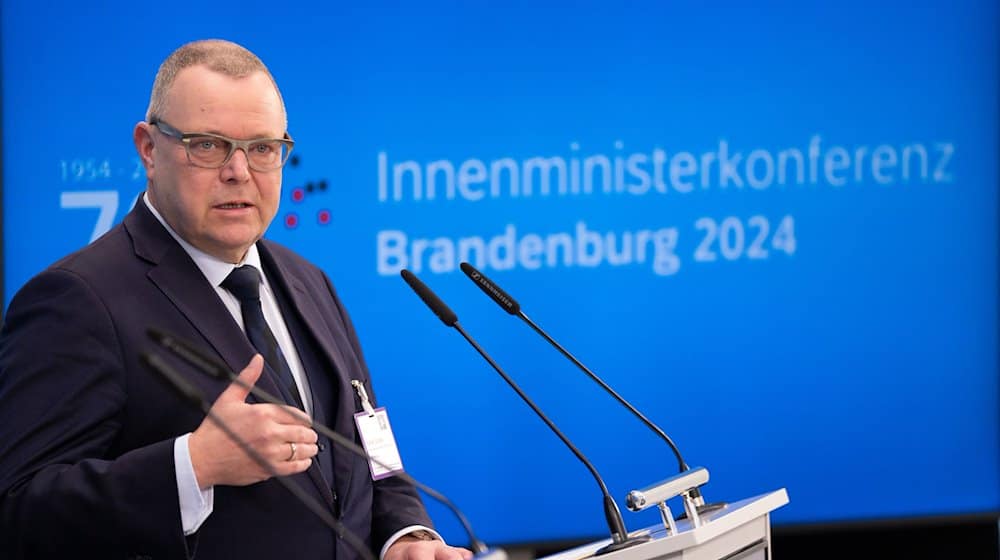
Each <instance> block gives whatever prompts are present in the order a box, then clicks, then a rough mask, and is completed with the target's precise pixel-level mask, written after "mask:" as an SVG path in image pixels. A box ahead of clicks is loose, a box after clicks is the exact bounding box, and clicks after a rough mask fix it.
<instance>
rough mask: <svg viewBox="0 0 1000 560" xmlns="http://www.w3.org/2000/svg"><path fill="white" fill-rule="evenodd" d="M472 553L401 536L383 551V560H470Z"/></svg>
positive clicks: (437, 542)
mask: <svg viewBox="0 0 1000 560" xmlns="http://www.w3.org/2000/svg"><path fill="white" fill-rule="evenodd" d="M471 558H472V551H471V550H467V549H465V548H458V547H455V546H448V545H447V544H445V542H444V541H439V540H433V541H425V540H421V539H418V538H416V537H410V536H406V535H403V536H402V537H400V538H399V540H397V541H396V542H394V543H392V546H390V547H389V549H388V550H386V551H385V557H384V558H383V560H470V559H471Z"/></svg>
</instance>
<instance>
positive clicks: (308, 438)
mask: <svg viewBox="0 0 1000 560" xmlns="http://www.w3.org/2000/svg"><path fill="white" fill-rule="evenodd" d="M266 438H267V440H268V441H278V442H282V443H288V442H290V441H294V442H295V443H297V444H298V443H316V442H317V441H319V437H318V436H317V435H316V432H314V431H312V430H310V429H309V428H303V427H302V426H299V425H291V426H289V425H280V424H279V425H275V426H272V427H270V428H269V429H268V431H267V436H266Z"/></svg>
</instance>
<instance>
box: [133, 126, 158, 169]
mask: <svg viewBox="0 0 1000 560" xmlns="http://www.w3.org/2000/svg"><path fill="white" fill-rule="evenodd" d="M132 141H133V142H135V151H136V152H138V154H139V160H140V161H142V166H143V167H145V168H146V180H148V181H152V180H153V168H154V166H153V148H154V146H153V130H152V125H150V124H149V123H147V122H145V121H140V122H138V123H136V125H135V130H133V131H132Z"/></svg>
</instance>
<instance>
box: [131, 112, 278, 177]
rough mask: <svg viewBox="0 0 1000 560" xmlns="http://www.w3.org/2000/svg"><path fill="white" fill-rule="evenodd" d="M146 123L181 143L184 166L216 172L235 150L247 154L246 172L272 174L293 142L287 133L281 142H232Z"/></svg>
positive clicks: (155, 123) (223, 138)
mask: <svg viewBox="0 0 1000 560" xmlns="http://www.w3.org/2000/svg"><path fill="white" fill-rule="evenodd" d="M149 124H151V125H153V126H155V127H156V128H158V129H160V132H162V133H163V134H166V135H167V136H169V137H171V138H176V139H177V140H180V141H181V143H182V144H184V151H186V152H187V158H188V163H190V164H191V165H194V166H196V167H204V168H208V169H218V168H220V167H222V166H224V165H226V164H227V163H229V159H230V158H232V157H233V153H234V152H236V149H237V148H239V149H241V150H243V153H245V154H246V155H247V163H248V164H249V165H250V169H253V170H254V171H274V170H275V169H278V168H280V167H281V166H283V165H285V162H286V161H288V155H289V154H290V153H291V152H292V147H293V146H295V142H294V141H293V140H292V137H291V136H289V135H288V133H287V132H286V133H285V137H284V138H282V139H278V138H258V139H255V140H236V139H235V138H227V137H225V136H222V135H219V134H211V133H208V132H187V133H185V132H181V131H179V130H177V129H176V128H174V127H172V126H170V125H169V124H167V123H165V122H163V121H161V120H159V119H153V120H151V121H150V122H149Z"/></svg>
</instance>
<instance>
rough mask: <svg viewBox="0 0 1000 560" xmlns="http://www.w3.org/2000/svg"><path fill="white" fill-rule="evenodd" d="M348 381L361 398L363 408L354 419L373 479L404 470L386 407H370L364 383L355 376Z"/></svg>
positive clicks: (386, 476) (379, 478)
mask: <svg viewBox="0 0 1000 560" xmlns="http://www.w3.org/2000/svg"><path fill="white" fill-rule="evenodd" d="M351 385H353V386H354V389H355V390H357V392H358V397H360V398H361V407H362V408H363V409H364V410H362V411H361V412H358V413H356V414H355V415H354V423H355V424H356V425H357V427H358V434H359V435H360V436H361V445H362V447H364V449H365V453H367V454H368V457H369V458H370V460H369V461H368V468H369V469H370V470H371V473H372V480H382V479H383V478H388V477H390V476H392V475H394V474H396V473H400V472H403V459H402V458H401V457H400V456H399V448H398V447H396V438H395V436H393V435H392V425H391V424H389V413H388V412H386V410H385V407H384V406H381V407H379V408H372V405H371V402H369V400H368V393H367V392H366V391H365V387H364V385H362V384H361V382H360V381H358V380H356V379H355V380H352V381H351Z"/></svg>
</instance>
